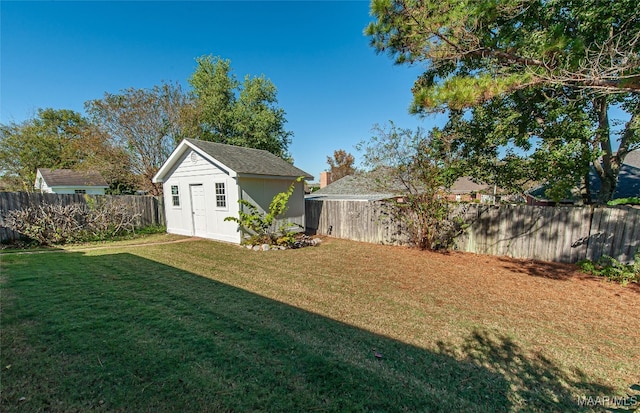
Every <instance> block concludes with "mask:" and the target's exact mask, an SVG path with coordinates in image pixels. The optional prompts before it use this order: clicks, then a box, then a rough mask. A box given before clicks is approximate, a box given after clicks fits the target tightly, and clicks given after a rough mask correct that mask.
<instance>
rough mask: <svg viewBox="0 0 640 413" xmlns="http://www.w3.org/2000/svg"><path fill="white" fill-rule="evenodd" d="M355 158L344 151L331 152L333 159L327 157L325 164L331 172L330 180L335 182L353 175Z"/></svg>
mask: <svg viewBox="0 0 640 413" xmlns="http://www.w3.org/2000/svg"><path fill="white" fill-rule="evenodd" d="M354 162H355V158H354V157H353V155H351V154H350V153H348V152H347V151H345V150H344V149H338V150H336V151H333V157H331V156H327V163H328V164H329V168H331V169H330V171H331V179H332V180H333V181H337V180H338V179H340V178H343V177H345V176H347V175H353V174H354V173H355V172H356V170H355V168H354V167H353V163H354Z"/></svg>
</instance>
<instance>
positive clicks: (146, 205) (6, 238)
mask: <svg viewBox="0 0 640 413" xmlns="http://www.w3.org/2000/svg"><path fill="white" fill-rule="evenodd" d="M101 198H102V199H108V198H114V199H118V200H119V201H123V202H125V203H126V204H127V206H128V207H129V208H130V209H131V211H132V212H133V213H135V214H139V217H138V219H137V222H136V226H137V227H139V228H140V227H146V226H149V225H165V217H164V208H163V206H162V197H153V196H141V195H80V194H69V195H67V194H40V193H32V192H0V242H1V243H9V242H13V241H16V240H19V239H21V238H23V236H22V235H21V234H19V233H17V232H15V231H12V230H10V229H9V228H7V227H5V226H4V216H5V214H6V213H8V212H9V211H12V210H15V209H22V208H26V207H29V206H37V205H42V204H57V205H71V204H86V203H87V199H93V200H95V201H97V200H98V199H101Z"/></svg>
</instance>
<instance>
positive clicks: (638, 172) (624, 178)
mask: <svg viewBox="0 0 640 413" xmlns="http://www.w3.org/2000/svg"><path fill="white" fill-rule="evenodd" d="M601 185H602V182H601V181H600V177H599V176H598V173H597V172H596V170H595V169H594V168H593V166H592V167H591V170H590V171H589V189H590V191H591V199H592V200H596V199H598V193H599V192H600V187H601ZM546 190H547V186H546V185H542V186H539V187H537V188H535V189H533V190H531V191H530V192H529V195H531V196H533V197H534V198H536V199H542V200H543V199H547V197H546V195H545V191H546ZM630 197H640V150H635V151H631V152H629V153H628V154H627V156H626V157H625V159H624V162H623V164H622V166H621V167H620V173H619V174H618V185H617V186H616V190H615V192H614V194H613V198H614V199H616V198H630ZM579 199H580V193H579V190H578V189H577V188H574V190H573V191H571V194H570V195H569V194H567V198H566V199H564V200H563V201H562V202H569V201H577V200H579Z"/></svg>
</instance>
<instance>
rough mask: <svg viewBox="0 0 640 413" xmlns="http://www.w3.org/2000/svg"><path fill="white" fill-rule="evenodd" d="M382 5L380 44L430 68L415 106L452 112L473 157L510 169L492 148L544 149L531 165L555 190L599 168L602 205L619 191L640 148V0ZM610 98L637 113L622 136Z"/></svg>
mask: <svg viewBox="0 0 640 413" xmlns="http://www.w3.org/2000/svg"><path fill="white" fill-rule="evenodd" d="M371 11H372V14H373V16H374V17H375V19H376V20H375V21H374V22H372V23H371V24H370V25H369V26H368V27H367V34H368V35H369V36H370V38H371V44H372V46H373V47H375V48H376V49H377V50H378V51H381V52H382V51H385V52H388V53H389V54H390V55H392V56H394V57H395V59H396V62H397V63H418V64H423V65H424V67H425V71H424V73H423V74H422V75H421V76H420V77H419V79H418V80H417V81H416V83H415V85H414V88H413V94H414V101H413V103H412V106H411V110H412V111H413V112H414V113H417V114H423V115H424V114H428V113H432V112H435V111H450V112H451V113H452V115H453V116H452V118H451V122H450V123H449V124H448V125H447V127H446V128H445V129H447V135H448V136H449V138H450V139H452V140H454V139H459V140H461V143H460V145H459V146H461V147H463V148H462V149H463V152H464V151H466V153H473V154H475V155H478V154H481V153H482V154H483V158H484V159H483V160H484V161H488V162H490V163H491V164H493V165H498V164H499V165H505V167H506V168H507V167H508V168H511V167H512V166H513V165H515V163H514V162H511V161H510V160H508V161H509V162H504V159H500V160H498V159H496V158H495V157H494V158H491V157H489V156H487V155H488V154H490V153H494V154H495V153H496V149H497V150H498V152H501V153H506V154H507V156H510V157H512V159H511V160H517V159H516V158H517V156H516V157H514V154H516V153H518V152H519V153H526V154H528V155H531V154H533V156H532V159H529V160H532V161H533V162H530V163H529V164H527V170H528V172H530V173H536V172H537V173H538V175H534V176H532V177H533V178H534V179H537V180H541V181H548V180H551V181H553V180H554V179H555V181H557V182H551V184H553V185H552V186H553V189H552V192H555V193H556V195H558V194H560V193H562V192H563V191H564V189H562V188H565V189H566V187H567V186H568V181H569V180H570V179H569V176H571V175H572V176H573V178H574V181H575V180H576V178H577V180H578V181H581V185H582V186H583V189H584V188H585V187H586V186H587V185H586V180H585V177H586V176H587V171H588V169H589V168H590V167H593V168H594V169H595V170H596V171H597V173H598V175H599V177H600V179H601V181H602V190H601V194H600V195H601V200H603V201H606V200H608V199H609V198H610V197H611V196H612V194H613V191H614V189H615V186H616V184H617V176H618V173H619V170H620V166H621V165H622V163H623V161H624V158H625V156H626V154H627V153H628V152H629V151H630V150H633V149H634V148H637V147H638V146H640V132H639V130H640V114H639V113H640V110H639V104H638V99H639V93H640V8H638V7H637V2H636V1H632V0H620V1H617V0H616V1H600V0H586V1H582V2H574V1H569V0H554V1H539V0H483V1H464V0H463V1H451V0H445V1H441V2H427V1H422V0H374V1H373V2H372V6H371ZM611 105H616V107H618V108H619V109H621V110H623V111H625V112H626V113H627V114H628V121H627V122H626V124H625V125H624V126H622V127H621V131H620V133H619V134H618V135H617V136H616V135H615V134H614V132H612V121H611V120H610V119H609V113H610V110H609V109H610V107H611ZM574 122H575V124H574ZM615 122H620V121H619V120H615V119H614V120H613V124H614V126H615ZM485 137H487V139H485ZM616 138H617V142H615V140H616ZM615 144H617V146H618V149H617V151H615V150H614V148H615V146H616V145H615ZM509 149H516V150H515V151H509ZM523 151H524V152H523ZM545 158H546V159H545ZM475 160H477V159H475ZM521 161H522V159H519V160H517V162H518V163H520V164H522V162H521ZM544 162H548V166H547V167H546V168H543V167H542V165H543V164H544ZM485 163H486V162H485ZM468 164H471V162H469V163H468ZM494 169H495V167H494ZM572 173H573V174H572ZM556 183H557V185H556ZM583 192H586V191H585V190H583ZM587 196H588V194H586V193H583V197H584V199H585V200H587Z"/></svg>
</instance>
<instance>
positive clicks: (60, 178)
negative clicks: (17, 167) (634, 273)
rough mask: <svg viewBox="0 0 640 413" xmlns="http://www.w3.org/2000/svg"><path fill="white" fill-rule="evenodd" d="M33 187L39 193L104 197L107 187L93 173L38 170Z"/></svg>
mask: <svg viewBox="0 0 640 413" xmlns="http://www.w3.org/2000/svg"><path fill="white" fill-rule="evenodd" d="M34 187H35V189H36V190H38V191H40V192H41V193H53V194H89V195H104V192H105V190H106V189H107V188H109V185H108V184H107V181H105V180H104V178H103V177H102V175H100V173H98V172H95V171H74V170H72V169H49V168H39V169H38V170H37V171H36V182H35V185H34Z"/></svg>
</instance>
